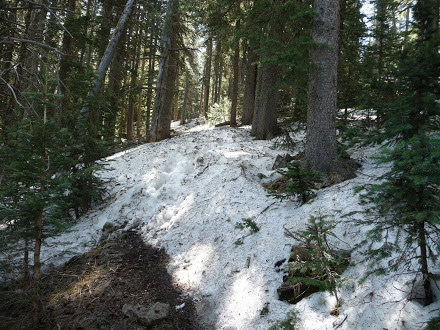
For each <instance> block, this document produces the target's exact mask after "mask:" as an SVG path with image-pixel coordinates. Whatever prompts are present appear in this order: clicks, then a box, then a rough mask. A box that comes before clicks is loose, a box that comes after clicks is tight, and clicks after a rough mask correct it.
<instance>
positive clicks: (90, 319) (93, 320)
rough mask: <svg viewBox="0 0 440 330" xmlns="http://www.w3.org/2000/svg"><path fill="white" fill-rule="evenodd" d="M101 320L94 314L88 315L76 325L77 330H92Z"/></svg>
mask: <svg viewBox="0 0 440 330" xmlns="http://www.w3.org/2000/svg"><path fill="white" fill-rule="evenodd" d="M100 321H101V320H100V319H99V318H98V317H96V315H94V314H87V315H85V316H83V317H82V318H81V319H79V320H78V321H77V322H76V324H75V328H76V329H91V328H95V326H96V324H97V323H99V322H100Z"/></svg>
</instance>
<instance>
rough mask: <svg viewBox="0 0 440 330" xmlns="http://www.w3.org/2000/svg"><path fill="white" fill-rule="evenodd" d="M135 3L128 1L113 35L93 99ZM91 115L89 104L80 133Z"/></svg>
mask: <svg viewBox="0 0 440 330" xmlns="http://www.w3.org/2000/svg"><path fill="white" fill-rule="evenodd" d="M134 1H135V0H128V1H127V4H126V5H125V9H124V12H123V13H122V15H121V18H120V19H119V22H118V25H117V26H116V28H115V30H114V31H113V35H112V37H111V39H110V41H109V43H108V45H107V49H106V50H105V53H104V56H103V57H102V59H101V62H100V64H99V67H98V71H97V74H96V78H95V80H94V81H93V89H92V91H91V92H90V97H91V98H93V97H96V96H97V95H98V93H99V90H100V89H101V86H102V84H103V83H104V79H105V75H106V73H107V69H108V67H109V65H110V62H111V60H112V59H113V55H114V54H115V52H116V48H117V46H118V43H119V40H120V39H121V36H122V34H123V32H124V31H125V26H126V24H127V21H128V19H129V17H130V14H131V10H132V8H133V3H134ZM89 113H90V105H89V103H86V104H85V105H84V107H83V108H82V109H81V112H80V119H79V129H80V131H82V130H83V129H84V128H85V126H86V125H87V122H88V120H89V116H90V114H89Z"/></svg>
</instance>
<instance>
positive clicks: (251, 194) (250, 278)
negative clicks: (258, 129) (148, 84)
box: [43, 121, 440, 329]
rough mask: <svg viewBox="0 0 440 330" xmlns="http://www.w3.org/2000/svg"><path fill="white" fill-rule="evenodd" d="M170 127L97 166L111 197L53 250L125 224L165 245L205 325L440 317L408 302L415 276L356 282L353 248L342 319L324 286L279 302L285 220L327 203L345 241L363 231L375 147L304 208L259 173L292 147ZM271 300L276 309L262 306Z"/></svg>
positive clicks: (59, 256) (404, 325)
mask: <svg viewBox="0 0 440 330" xmlns="http://www.w3.org/2000/svg"><path fill="white" fill-rule="evenodd" d="M173 128H174V129H175V130H176V131H178V132H179V133H180V135H178V136H177V137H174V138H172V139H169V140H166V141H161V142H158V143H151V144H145V145H142V146H138V147H136V148H133V149H130V150H127V151H123V152H119V153H117V154H115V155H113V156H111V157H109V158H108V159H109V160H111V163H110V167H111V169H110V170H108V171H106V172H103V173H102V174H101V175H102V177H103V178H104V179H106V180H108V181H109V186H108V188H109V197H108V199H107V201H106V203H105V204H103V205H101V206H99V207H98V208H96V209H95V210H93V211H91V212H90V213H89V214H88V215H87V216H84V217H83V218H82V219H81V221H80V222H79V223H78V224H77V225H76V226H75V227H74V228H73V229H72V230H71V231H70V232H69V233H66V234H64V235H62V236H59V237H55V238H50V239H48V240H46V248H45V249H44V251H43V253H44V258H45V259H49V260H50V261H51V262H53V263H55V264H56V263H60V262H63V261H66V260H68V259H69V258H70V257H71V256H73V255H77V254H79V253H82V252H85V251H86V250H88V249H89V248H90V247H91V246H93V245H94V244H95V243H96V242H97V241H98V240H99V238H100V235H101V230H102V227H103V225H104V224H105V223H106V222H111V223H113V224H123V223H127V227H126V228H136V229H137V230H138V231H139V232H140V233H141V235H142V237H143V239H144V240H145V242H146V243H149V244H152V245H156V246H160V247H163V248H165V250H166V252H167V253H168V254H169V255H170V257H171V263H170V265H169V267H168V270H169V272H170V273H171V274H172V275H173V276H174V278H175V280H176V281H178V282H179V283H181V284H182V285H184V286H185V287H187V288H188V289H189V290H191V296H192V297H193V298H194V299H195V301H197V304H196V308H197V310H198V312H199V314H200V315H201V316H202V318H203V320H204V322H205V323H206V325H207V326H208V327H209V328H215V329H267V328H269V327H270V325H272V324H273V322H275V321H279V320H283V319H285V318H286V317H287V314H288V313H289V312H290V311H293V310H296V311H298V313H299V314H298V315H299V318H300V322H299V327H300V328H301V329H333V328H334V327H336V326H338V325H340V326H339V329H383V328H387V329H414V328H419V327H421V326H422V324H423V322H426V321H427V320H428V319H429V318H431V317H433V316H434V315H433V313H430V312H431V311H433V310H435V309H438V308H439V307H440V303H439V302H436V303H434V304H432V305H430V306H428V307H422V306H420V305H418V304H417V303H414V302H410V301H408V300H407V299H406V293H405V292H404V291H405V290H408V286H407V285H405V284H404V283H405V281H407V280H408V281H409V280H410V279H411V278H410V277H408V278H405V277H404V276H402V277H399V278H395V277H394V276H393V275H389V276H381V277H376V276H372V277H369V278H368V279H367V280H366V281H365V282H363V283H362V284H359V282H358V280H359V279H360V278H361V277H362V276H363V275H364V274H365V272H366V271H367V270H368V269H367V265H365V264H364V263H362V262H361V258H360V256H359V255H358V254H356V253H355V254H354V255H353V256H352V257H353V262H352V265H351V266H350V267H349V268H348V269H347V270H346V272H345V273H344V274H343V275H344V276H345V277H346V278H347V281H346V283H345V285H344V287H343V288H342V289H341V293H340V295H341V298H342V299H343V301H344V304H343V305H342V307H341V315H340V316H338V317H335V316H331V315H330V314H329V313H330V310H331V309H332V308H333V307H334V305H335V298H334V297H333V296H331V294H330V293H328V292H323V293H315V294H313V295H311V296H310V297H308V298H306V299H303V300H302V301H300V302H299V303H298V304H296V305H290V304H287V303H285V302H282V301H279V300H278V295H277V288H278V287H279V286H280V285H281V283H282V277H283V273H281V272H276V268H275V267H274V265H275V263H276V262H277V261H279V260H281V259H284V258H286V257H287V256H288V255H289V252H290V247H291V245H292V244H294V243H295V242H294V241H293V240H292V239H291V238H289V237H286V236H285V234H284V227H286V228H288V229H289V230H291V231H299V230H303V229H304V228H305V225H306V223H307V221H308V219H309V217H310V215H313V214H316V213H317V212H321V213H322V214H326V215H331V216H332V217H333V218H334V219H336V220H338V221H339V224H338V226H337V227H336V229H335V233H336V234H337V235H338V237H339V238H340V239H341V241H343V242H340V243H339V244H341V248H347V247H352V246H353V245H355V244H356V243H359V242H360V241H361V239H362V238H363V235H364V232H365V230H366V229H365V228H361V227H358V226H355V225H354V221H353V220H356V219H357V220H359V219H361V218H362V217H363V214H362V211H363V210H364V206H362V205H360V204H359V196H358V195H356V194H355V193H354V191H353V188H354V187H355V186H358V185H362V184H365V183H369V182H371V181H372V180H373V179H374V178H375V177H377V176H378V175H380V174H382V173H384V172H385V171H386V170H387V167H384V166H378V165H376V164H375V163H374V162H373V161H372V160H371V159H369V158H368V157H369V156H371V155H372V154H374V153H375V152H377V149H376V148H368V149H360V150H354V151H353V153H352V156H353V157H354V158H355V159H358V160H359V161H362V164H363V167H362V168H361V170H360V171H359V172H358V176H357V177H356V178H354V179H352V180H350V181H346V182H343V183H341V184H338V185H335V186H332V187H329V188H326V189H322V190H320V191H319V192H318V195H317V197H316V198H315V199H314V200H313V201H312V202H311V203H309V204H305V205H303V206H301V207H298V205H297V203H295V202H292V201H284V202H280V201H277V200H274V199H273V198H271V197H268V196H267V192H266V191H265V189H264V188H263V186H262V183H263V182H265V181H267V180H268V179H263V180H261V179H260V178H259V174H260V173H261V174H264V175H265V176H266V177H269V178H274V177H276V176H277V175H278V174H277V173H276V171H273V170H271V168H272V165H273V162H274V160H275V157H276V156H277V155H278V154H280V153H285V152H283V151H280V150H274V149H273V148H272V147H273V143H272V142H270V141H254V140H253V139H252V138H251V137H250V128H249V127H244V128H234V129H231V128H226V127H222V128H212V127H208V126H207V125H204V124H203V122H202V121H199V122H198V123H195V122H192V123H191V124H189V125H186V126H183V127H182V126H178V125H177V124H176V123H174V124H173ZM301 136H302V135H301V134H298V141H300V139H301ZM348 214H350V216H347V217H344V215H348ZM244 218H246V219H249V218H252V219H253V221H255V223H256V224H257V225H258V226H259V228H260V230H259V231H258V232H257V233H254V234H251V233H250V232H249V231H246V230H240V229H237V228H236V227H235V225H236V224H237V223H238V222H240V221H242V219H244ZM237 240H241V241H242V243H243V244H242V245H239V244H236V242H237ZM48 247H50V248H48ZM434 270H435V271H436V272H439V269H438V268H437V269H433V271H434ZM265 307H268V310H269V312H268V313H267V314H265V315H261V314H264V313H261V311H262V310H263V308H265ZM176 308H179V306H177V307H176Z"/></svg>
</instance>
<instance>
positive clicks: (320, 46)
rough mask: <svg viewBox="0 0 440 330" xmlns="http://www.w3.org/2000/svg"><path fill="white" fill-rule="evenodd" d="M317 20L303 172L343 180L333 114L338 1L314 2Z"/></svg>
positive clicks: (345, 171)
mask: <svg viewBox="0 0 440 330" xmlns="http://www.w3.org/2000/svg"><path fill="white" fill-rule="evenodd" d="M314 10H315V12H316V17H315V19H314V20H313V27H312V36H313V41H314V42H315V45H314V46H313V48H312V52H311V60H312V63H313V65H314V69H312V71H311V73H310V76H309V104H308V109H307V135H306V145H305V157H304V162H303V166H304V168H305V169H307V170H310V169H315V170H317V171H320V172H322V173H325V174H330V173H337V174H339V175H342V177H343V178H347V177H351V176H352V173H351V171H349V170H348V169H347V168H345V167H344V166H343V165H342V164H341V163H340V162H339V160H338V154H337V144H336V129H335V122H336V111H337V92H338V90H337V80H338V39H339V0H315V1H314Z"/></svg>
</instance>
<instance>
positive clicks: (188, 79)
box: [180, 73, 191, 125]
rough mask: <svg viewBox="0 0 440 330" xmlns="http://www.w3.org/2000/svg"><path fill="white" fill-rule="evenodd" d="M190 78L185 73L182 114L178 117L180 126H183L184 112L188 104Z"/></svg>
mask: <svg viewBox="0 0 440 330" xmlns="http://www.w3.org/2000/svg"><path fill="white" fill-rule="evenodd" d="M190 84H191V82H190V76H189V73H186V77H185V95H184V97H183V107H182V114H181V115H180V125H184V124H185V121H186V112H187V107H188V102H189V89H190Z"/></svg>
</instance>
